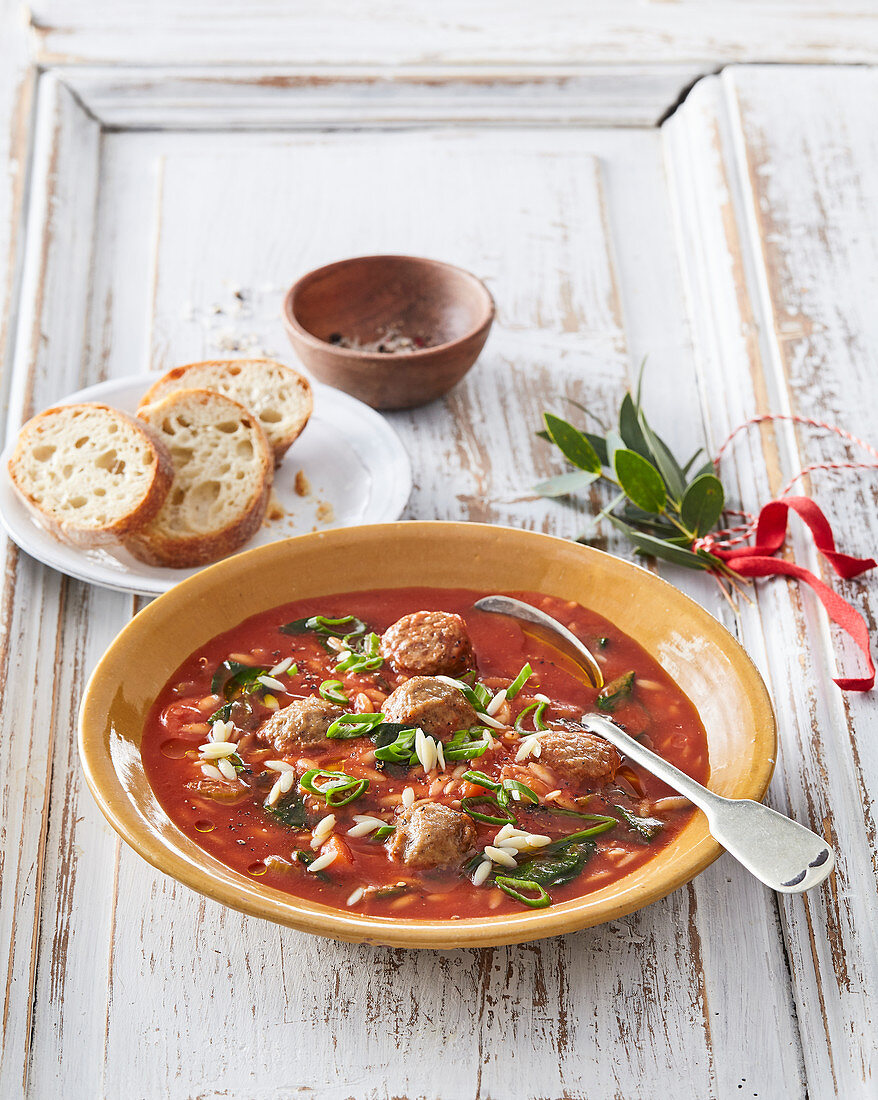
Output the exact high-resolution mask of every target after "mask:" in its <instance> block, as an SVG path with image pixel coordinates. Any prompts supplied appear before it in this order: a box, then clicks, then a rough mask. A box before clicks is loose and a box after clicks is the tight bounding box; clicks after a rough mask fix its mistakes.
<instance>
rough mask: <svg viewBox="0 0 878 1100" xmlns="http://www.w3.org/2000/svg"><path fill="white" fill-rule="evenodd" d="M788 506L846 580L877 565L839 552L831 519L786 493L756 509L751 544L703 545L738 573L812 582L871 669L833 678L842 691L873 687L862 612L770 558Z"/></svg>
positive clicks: (778, 544) (781, 538) (779, 541)
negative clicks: (754, 528) (852, 675)
mask: <svg viewBox="0 0 878 1100" xmlns="http://www.w3.org/2000/svg"><path fill="white" fill-rule="evenodd" d="M790 509H792V510H793V511H794V512H795V513H796V514H797V515H798V516H799V517H800V518H801V519H802V520H804V522H805V523H806V524H807V526H808V527H809V529H810V531H811V534H812V535H813V536H814V545H815V546H816V547H817V549H818V550H819V551H820V553H821V554H822V555H823V556H824V557H825V558H826V560H827V561H828V562H829V563H830V565H831V566H832V568H833V569H834V570H835V572H836V573H837V574H838V575H839V576H840V577H844V578H845V579H846V580H847V579H849V578H850V577H857V576H859V575H860V574H861V573H865V572H866V571H867V570H869V569H874V568H875V567H876V566H878V562H876V561H875V560H874V559H873V558H854V557H851V556H850V555H849V554H840V553H839V552H838V551H837V550H836V549H835V538H834V537H833V534H832V528H831V527H830V526H829V521H828V520H827V518H826V516H825V515H824V514H823V513H822V512H821V511H820V509H819V508H818V507H817V505H816V504H815V503H814V501H813V500H810V499H809V498H808V497H784V498H783V499H782V500H773V501H771V502H770V503H769V504H766V505H765V507H764V508H763V509H762V511H761V512H760V513H759V521H758V523H757V525H756V543H755V545H754V546H742V547H736V548H734V549H727V550H723V549H722V548H721V547H718V546H715V545H713V546H711V545H709V546H707V547H706V549H709V550H710V552H711V553H712V554H715V555H716V557H718V558H722V560H723V561H724V562H725V563H726V565H728V567H729V568H730V569H732V570H733V571H734V572H735V573H737V574H738V575H739V576H741V577H770V576H778V575H780V576H785V577H794V578H795V579H796V580H798V581H803V582H804V583H805V584H808V585H810V586H811V588H813V589H814V591H815V593H816V594H817V596H818V598H819V599H820V602H821V603H822V604H823V606H824V607H825V608H826V611H827V614H828V615H829V617H830V619H832V621H833V622H834V623H837V624H838V625H839V626H840V627H841V628H842V630H844V631H845V632H846V633H847V634H849V635H850V637H851V638H853V640H854V641H855V642H856V644H857V645H858V646H859V648H860V649H861V650H862V652H863V654H864V655H865V658H866V663H867V665H868V668H869V675H868V676H863V677H843V676H842V677H838V678H837V679H835V683H836V684H838V686H839V687H840V688H842V689H843V690H844V691H870V690H871V689H872V688H873V687H874V686H875V663H874V661H873V660H872V653H871V650H870V647H869V629H868V627H867V626H866V621H865V619H864V618H863V616H862V615H861V614H860V612H859V611H857V610H856V608H855V607H852V606H851V604H849V603H848V602H847V600H845V599H843V598H842V597H841V596H839V594H838V593H837V592H834V591H833V590H832V589H831V588H830V587H829V586H828V585H826V584H824V583H823V581H821V580H820V579H819V577H815V576H814V574H813V573H810V572H809V571H808V570H807V569H803V568H802V567H801V566H800V565H794V564H793V563H792V562H788V561H783V560H778V559H777V558H775V557H773V556H772V555H774V554H776V553H777V551H778V550H780V548H781V547H782V546H783V544H784V539H785V538H786V533H787V519H788V515H789V511H790Z"/></svg>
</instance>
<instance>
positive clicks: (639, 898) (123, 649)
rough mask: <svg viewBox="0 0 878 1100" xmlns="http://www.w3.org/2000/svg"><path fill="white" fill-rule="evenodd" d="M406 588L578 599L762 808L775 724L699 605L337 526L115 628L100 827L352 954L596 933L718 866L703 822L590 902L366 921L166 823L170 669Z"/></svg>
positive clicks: (98, 742)
mask: <svg viewBox="0 0 878 1100" xmlns="http://www.w3.org/2000/svg"><path fill="white" fill-rule="evenodd" d="M416 585H428V586H435V587H446V588H455V587H465V588H473V589H479V590H482V591H497V592H503V591H508V590H529V591H535V592H542V593H546V594H548V595H552V596H562V597H565V598H567V599H571V600H576V601H577V602H578V603H580V604H582V605H583V606H585V607H589V608H592V609H593V610H594V611H597V612H598V613H599V614H601V615H604V616H605V617H606V618H608V619H611V620H612V621H613V622H615V623H617V624H618V626H619V627H620V628H621V629H622V630H624V631H625V632H626V633H627V634H629V635H631V637H633V638H634V639H635V640H636V641H638V642H639V643H640V644H641V645H642V646H644V648H646V649H647V650H649V652H650V653H652V654H653V655H654V656H655V657H656V658H657V659H658V661H659V663H660V664H661V665H662V667H663V668H664V669H665V670H666V671H667V672H668V673H669V674H670V675H671V676H672V677H673V679H674V680H676V682H677V683H678V684H679V685H680V687H681V688H682V689H683V691H684V692H685V693H686V694H687V695H688V696H689V698H690V699H691V700H692V702H693V703H694V704H695V706H696V707H697V709H698V712H699V714H700V715H701V719H702V721H703V723H704V726H705V729H706V730H707V740H708V748H709V754H710V787H711V789H712V790H715V791H717V792H718V793H719V794H723V795H729V796H731V797H733V798H755V799H761V798H762V796H763V795H764V793H765V790H766V788H767V786H768V781H769V779H770V778H771V773H772V769H773V767H774V755H775V724H774V716H773V714H772V710H771V704H770V702H769V699H768V694H767V692H766V690H765V685H764V684H763V682H762V679H761V678H760V676H759V673H758V672H757V671H756V669H755V667H754V666H753V664H752V663H751V661H750V660H749V658H748V657H747V654H746V653H745V652H744V650H743V649H741V647H740V646H739V645H738V643H737V642H736V641H735V640H734V638H732V636H731V635H730V634H729V633H728V632H727V631H726V630H725V629H724V628H723V627H722V626H720V625H719V623H717V622H716V620H715V619H714V618H713V617H712V616H711V615H709V614H708V612H707V611H705V610H704V609H703V608H701V607H699V606H698V605H697V604H696V603H693V601H692V600H690V599H688V598H687V597H686V596H684V595H683V594H682V593H680V592H678V591H677V589H675V588H674V587H672V586H671V585H669V584H667V583H666V582H665V581H662V580H660V579H659V578H658V577H656V576H654V575H653V574H651V573H649V572H647V571H646V570H645V569H641V568H639V567H638V566H635V565H631V564H629V563H628V562H625V561H621V560H619V559H618V558H613V557H610V556H609V555H608V554H603V553H601V552H599V551H597V550H591V549H588V548H586V547H584V546H579V545H577V544H576V543H572V542H566V541H563V540H561V539H555V538H549V537H548V536H546V535H539V534H534V533H533V532H529V531H516V530H511V529H509V528H503V527H488V526H482V525H480V524H469V523H393V524H381V525H375V526H372V527H358V528H347V529H337V530H333V531H327V532H324V533H318V534H312V535H304V536H302V537H301V538H294V539H289V540H287V541H286V542H275V543H272V544H271V545H269V546H261V547H259V548H258V549H255V550H251V551H249V552H248V553H245V554H239V555H237V556H236V557H232V558H229V559H228V560H226V561H223V562H219V563H218V564H217V565H213V566H211V567H210V568H209V569H205V570H204V571H203V572H201V573H198V574H197V575H196V576H194V577H191V578H190V579H188V580H186V581H184V582H183V583H182V584H179V585H177V587H176V588H173V589H172V590H171V591H170V592H167V593H166V594H165V595H163V596H160V597H159V598H158V599H157V600H155V601H154V602H153V603H151V604H150V605H149V606H148V607H146V608H145V609H144V610H143V611H141V612H140V614H139V615H137V616H136V617H135V618H134V619H133V621H132V622H131V623H130V624H129V625H128V626H127V627H126V628H125V629H124V630H123V631H122V633H121V634H120V635H119V637H118V638H117V639H116V640H115V642H113V644H112V645H111V646H110V648H109V649H108V650H107V652H106V654H105V655H104V657H103V659H102V660H101V662H100V664H99V665H98V667H97V668H96V669H95V672H94V674H93V675H92V678H91V680H90V682H89V685H88V689H87V691H86V694H85V699H84V700H83V703H82V708H81V710H80V716H79V744H80V753H81V756H82V764H83V768H84V769H85V775H86V779H87V780H88V784H89V787H90V788H91V790H92V793H93V794H94V796H95V798H96V799H97V802H98V805H99V806H100V808H101V810H102V811H103V813H104V815H105V816H106V817H107V819H108V820H109V822H110V824H111V825H112V826H113V828H115V829H116V830H117V832H118V833H119V834H120V835H121V836H122V837H123V838H124V839H125V840H126V841H127V842H128V843H129V844H130V845H131V847H132V848H134V850H135V851H136V852H138V853H139V854H140V855H141V856H143V858H144V859H146V860H148V861H149V862H150V863H152V864H153V865H154V866H155V867H158V868H159V869H160V870H161V871H164V872H165V873H166V874H169V875H172V876H173V877H174V878H175V879H178V880H179V881H180V882H182V883H185V884H186V885H187V886H190V887H192V889H193V890H198V891H199V892H200V893H202V894H206V895H207V896H208V897H211V898H214V899H215V900H217V901H220V902H222V903H223V904H224V905H230V906H232V907H233V908H234V909H240V910H241V911H243V912H245V913H251V914H253V915H255V916H258V917H265V918H266V919H268V920H273V921H277V922H278V923H280V924H286V925H290V926H291V927H293V928H298V929H301V930H302V931H305V932H314V933H318V934H320V935H324V936H332V937H334V938H336V939H340V940H348V941H351V942H366V943H384V944H393V945H399V946H403V947H464V946H488V945H496V944H504V943H518V942H522V941H525V940H533V939H538V938H539V937H541V936H554V935H557V934H559V933H562V932H571V931H573V930H575V929H577V928H585V927H587V926H589V925H593V924H600V923H601V922H602V921H607V920H612V919H613V918H615V917H619V916H621V915H623V914H624V913H630V912H632V911H633V910H635V909H639V908H641V907H642V906H644V905H648V904H649V903H650V902H652V901H655V900H656V899H658V898H661V897H664V896H665V894H668V893H670V892H671V891H672V890H675V889H676V888H677V887H678V886H681V885H682V884H683V883H685V882H688V881H689V880H690V879H691V878H692V877H693V876H694V875H697V874H698V872H699V871H702V870H703V869H704V868H705V867H707V866H708V864H710V863H711V862H712V861H713V860H714V859H716V857H717V856H718V855H719V854H720V852H721V849H720V847H719V845H718V844H717V843H716V842H715V841H714V840H713V839H712V838H711V836H710V835H709V833H708V831H707V825H706V822H705V819H704V817H703V815H701V814H698V815H696V817H695V818H694V820H692V821H691V822H690V824H689V825H687V826H686V828H685V829H683V831H682V832H681V833H680V834H679V836H678V837H677V838H676V840H675V841H674V842H673V844H671V845H670V846H669V847H667V848H664V849H662V850H661V851H660V852H659V854H658V855H657V856H656V858H655V859H653V860H652V861H650V862H649V863H647V864H646V865H645V866H643V867H641V868H639V869H637V870H636V871H633V872H632V873H631V874H630V875H628V876H626V877H625V878H623V879H621V880H619V881H618V882H614V883H612V885H610V886H607V887H605V888H604V889H603V890H597V891H595V892H594V893H592V894H589V895H588V896H587V897H584V898H580V899H577V900H575V901H568V902H564V903H562V904H558V905H553V906H551V908H548V909H540V910H531V909H526V910H523V911H522V912H521V913H516V914H515V915H512V916H510V915H503V916H497V917H480V918H478V919H473V920H459V921H453V922H451V921H447V922H442V921H430V920H406V919H400V918H381V917H372V916H362V915H358V914H356V913H353V912H347V911H341V910H338V909H333V908H330V907H328V906H325V905H319V904H316V903H314V902H308V901H304V900H302V899H300V898H296V897H293V896H291V895H289V894H283V893H281V892H280V891H278V890H274V889H270V888H268V887H266V886H260V885H259V884H258V883H257V882H255V881H254V880H253V879H250V878H246V877H244V876H243V875H240V874H238V873H237V872H235V871H233V870H231V869H230V868H228V867H225V866H224V865H223V864H222V863H219V862H218V861H217V860H215V859H214V858H213V857H211V856H210V855H208V854H207V853H206V852H204V851H202V849H201V848H199V847H198V846H197V845H196V844H194V843H193V842H192V841H191V840H190V839H189V838H188V837H186V836H184V834H183V833H182V832H180V830H179V829H178V828H177V827H176V826H175V825H174V824H173V823H172V822H171V821H170V820H169V818H168V816H167V815H166V814H165V812H164V810H163V809H162V807H161V806H160V805H159V803H158V801H157V800H156V798H155V795H154V794H153V792H152V790H151V788H150V786H149V783H148V782H147V780H146V776H145V774H144V770H143V764H142V762H141V758H140V747H139V746H140V738H141V733H142V727H143V721H144V717H145V715H146V713H147V711H148V710H149V707H150V705H151V704H152V702H153V700H154V698H155V696H156V695H157V694H158V692H159V690H160V689H161V687H162V686H163V685H164V684H165V682H166V681H167V679H168V678H169V677H170V675H171V674H172V673H173V672H174V670H175V669H176V668H177V667H178V665H179V664H180V663H181V662H182V661H183V660H184V658H185V657H187V656H188V655H189V654H190V653H192V652H193V650H195V649H196V648H198V646H200V645H202V644H203V643H204V642H206V641H207V640H208V639H210V638H212V637H213V636H214V635H216V634H219V633H220V632H221V631H224V630H228V629H230V628H231V627H233V626H235V625H236V624H237V623H239V622H241V621H242V620H243V619H246V618H248V617H249V616H251V615H254V614H256V613H257V612H260V611H264V610H266V609H268V608H271V607H276V606H278V605H279V604H283V603H288V602H290V601H292V600H298V599H302V598H304V597H309V596H320V595H328V594H330V593H333V592H343V591H356V590H359V589H367V588H394V587H406V586H416Z"/></svg>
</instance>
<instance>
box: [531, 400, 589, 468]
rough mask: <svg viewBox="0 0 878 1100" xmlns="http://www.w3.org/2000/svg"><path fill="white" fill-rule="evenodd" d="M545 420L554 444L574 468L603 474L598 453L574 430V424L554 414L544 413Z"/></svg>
mask: <svg viewBox="0 0 878 1100" xmlns="http://www.w3.org/2000/svg"><path fill="white" fill-rule="evenodd" d="M543 419H544V420H545V422H546V428H547V430H548V432H549V435H550V436H551V437H552V442H553V443H556V444H557V445H558V447H560V448H561V451H562V453H563V454H564V457H565V458H566V459H567V460H568V461H569V462H572V463H573V465H574V466H578V467H579V469H580V470H587V471H588V472H589V473H591V474H599V473H600V472H601V460H600V458H598V455H597V452H596V451H595V449H594V447H593V446H592V445H591V443H589V441H588V439H587V438H586V437H585V436H584V435H583V433H582V432H581V431H580V430H579V429H578V428H574V427H573V425H572V424H568V423H567V421H566V420H562V419H561V418H560V416H553V415H552V413H543Z"/></svg>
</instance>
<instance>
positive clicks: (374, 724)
mask: <svg viewBox="0 0 878 1100" xmlns="http://www.w3.org/2000/svg"><path fill="white" fill-rule="evenodd" d="M482 595H485V593H480V592H472V591H467V590H464V589H435V588H408V589H392V590H380V591H366V592H354V593H348V594H340V595H333V596H325V597H320V598H315V599H308V600H302V601H299V602H296V603H291V604H286V605H284V606H282V607H276V608H273V609H272V610H270V611H265V612H262V613H260V614H258V615H254V616H253V617H252V618H250V619H248V620H246V621H245V622H243V623H241V624H239V625H237V626H235V627H234V628H232V629H230V630H228V631H227V632H226V633H224V634H220V635H218V636H217V637H215V638H213V639H211V640H210V641H209V642H207V643H206V644H205V645H204V646H202V647H201V648H200V649H199V650H198V651H197V652H195V653H193V654H192V655H191V656H190V657H188V658H187V660H185V661H184V662H183V664H182V665H181V666H180V667H179V668H178V669H177V671H176V672H175V673H174V675H173V676H172V677H171V678H170V680H169V681H168V683H167V684H166V685H165V687H164V688H163V690H162V691H161V693H160V695H159V696H158V698H157V699H156V701H155V704H154V705H153V707H152V709H151V710H150V713H149V715H148V717H147V720H146V724H145V727H144V732H143V740H142V746H141V751H142V755H143V761H144V766H145V769H146V773H147V777H148V779H149V782H150V784H151V785H152V787H153V790H154V791H155V793H156V796H157V797H158V799H159V801H160V802H161V804H162V806H163V807H164V809H165V810H166V811H167V813H168V815H169V816H170V818H171V819H172V821H173V822H174V823H175V824H176V825H177V827H178V828H180V829H181V830H182V831H183V832H184V833H185V834H186V835H187V836H188V837H190V838H191V839H192V840H193V841H195V843H196V844H198V845H199V846H200V847H201V848H203V849H204V850H205V851H207V852H209V853H210V854H211V855H212V856H214V857H215V858H216V859H218V860H220V861H221V862H223V863H224V864H226V865H227V866H229V867H231V868H233V869H234V870H235V871H238V872H240V874H242V875H245V876H247V877H248V878H252V879H257V880H258V881H260V882H264V883H266V884H267V885H269V886H271V887H274V888H275V889H277V890H281V891H284V892H286V893H289V894H293V895H296V896H298V897H301V898H305V899H308V900H310V901H315V902H320V903H323V904H326V905H331V906H334V907H337V908H341V909H347V910H349V911H356V912H363V913H368V914H369V915H371V916H378V917H386V918H388V919H393V918H400V919H401V918H406V919H409V918H422V919H423V918H429V919H461V918H468V917H470V918H471V917H478V916H480V915H493V914H503V913H514V912H517V911H521V910H522V909H523V908H526V907H530V908H544V907H547V906H549V905H552V904H556V903H558V902H563V901H568V900H570V899H572V898H576V897H580V896H582V895H585V894H588V893H589V892H591V891H594V890H597V889H601V888H603V887H605V886H607V885H609V884H610V883H612V882H614V881H615V880H617V879H619V878H621V877H623V876H624V875H627V874H630V873H631V872H632V871H633V870H635V869H636V868H638V867H640V866H642V865H643V864H644V863H646V862H648V861H649V860H650V859H652V858H653V856H654V855H655V854H656V852H658V851H659V850H660V849H661V848H663V847H665V846H666V845H667V844H668V843H670V842H671V840H672V839H673V838H674V837H675V836H676V835H677V834H678V833H679V831H680V830H681V829H682V827H683V826H684V825H685V824H686V822H687V821H688V820H689V819H690V817H691V815H692V814H693V812H694V810H693V809H692V807H691V806H690V804H689V803H688V802H687V801H686V800H685V799H681V798H679V797H677V796H676V795H675V794H674V792H673V791H671V790H670V789H669V788H667V787H666V786H665V785H664V784H663V783H661V782H660V781H659V780H657V779H656V778H654V777H653V776H652V775H650V774H649V773H648V772H646V771H644V770H643V769H642V768H640V767H638V766H637V765H636V764H633V763H630V762H629V761H627V760H625V759H624V758H621V757H619V756H618V754H617V753H616V750H615V749H613V748H612V747H611V746H609V745H608V744H607V742H605V741H603V740H602V739H600V738H598V737H596V736H595V735H593V734H590V733H588V732H587V731H585V730H584V728H583V725H582V722H581V718H582V716H583V715H584V714H586V713H588V712H594V711H597V712H599V713H604V714H605V715H607V716H608V717H610V718H612V719H613V720H614V721H615V722H617V723H618V724H619V725H620V726H621V727H622V728H623V729H625V730H626V731H627V732H628V733H630V734H631V735H632V736H634V737H637V738H638V739H640V740H642V741H643V742H644V743H645V744H646V745H648V746H649V747H651V748H652V749H653V750H654V751H655V752H657V753H658V754H659V755H660V756H662V757H664V758H665V759H666V760H668V761H670V762H671V763H673V764H675V765H676V766H677V767H678V768H681V769H682V770H683V771H684V772H686V773H687V774H688V775H690V776H692V777H693V778H694V779H697V780H698V781H699V782H702V783H703V782H705V781H706V779H707V776H708V757H707V744H706V738H705V733H704V729H703V727H702V725H701V722H700V720H699V717H698V714H697V713H696V711H695V708H694V707H693V706H692V704H691V703H690V701H689V700H688V698H687V697H686V696H685V695H684V694H683V692H682V691H681V690H680V689H679V688H678V687H677V686H676V684H674V682H673V681H672V680H671V679H670V678H669V677H668V676H667V674H666V673H665V672H664V671H663V670H662V669H661V667H660V666H659V664H658V663H657V661H656V660H655V659H654V658H653V657H651V656H650V655H649V654H648V653H647V652H645V651H644V650H643V649H642V648H641V647H640V646H639V645H638V644H637V643H635V642H634V641H633V640H632V639H631V638H629V637H628V636H627V635H625V634H624V633H622V632H621V631H620V630H619V629H618V628H617V627H616V626H614V625H613V624H612V623H609V622H607V621H606V620H604V619H603V618H601V617H600V616H598V615H596V614H594V613H593V612H591V611H589V610H588V609H586V608H583V607H580V606H579V605H577V604H574V603H571V602H568V601H564V600H561V599H558V598H556V597H551V596H542V595H538V594H535V593H509V595H513V596H516V597H517V598H518V599H521V600H523V601H525V602H527V603H530V604H532V605H534V606H536V607H539V608H540V609H542V610H543V611H545V612H547V613H548V614H549V615H551V616H553V617H554V618H556V619H557V620H558V621H559V622H561V623H563V624H564V625H565V626H567V627H568V628H569V629H570V630H572V631H573V633H574V634H576V636H577V637H579V638H580V639H581V640H582V641H583V642H584V643H585V645H586V646H587V647H588V648H589V649H590V650H591V652H592V653H593V654H594V655H595V657H596V659H597V661H598V663H599V664H600V666H601V669H602V672H603V676H604V681H605V685H604V687H603V688H602V689H601V691H600V692H599V691H598V690H597V689H596V688H594V687H593V686H591V684H590V683H589V682H588V679H587V677H586V675H585V673H584V672H583V670H582V669H581V668H579V667H578V666H577V665H576V664H575V663H574V662H573V661H572V660H571V658H570V657H569V656H567V655H565V654H563V653H562V652H561V651H559V650H558V649H556V648H555V647H554V646H553V645H552V644H551V642H550V641H549V640H547V639H546V638H544V637H539V636H537V635H536V634H535V633H533V632H532V631H531V628H530V627H529V626H528V625H527V624H523V623H522V622H520V621H519V620H516V619H512V618H509V617H507V616H504V615H498V614H492V613H488V612H483V611H477V610H474V608H473V603H474V602H475V601H476V600H477V599H479V597H480V596H482Z"/></svg>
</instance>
